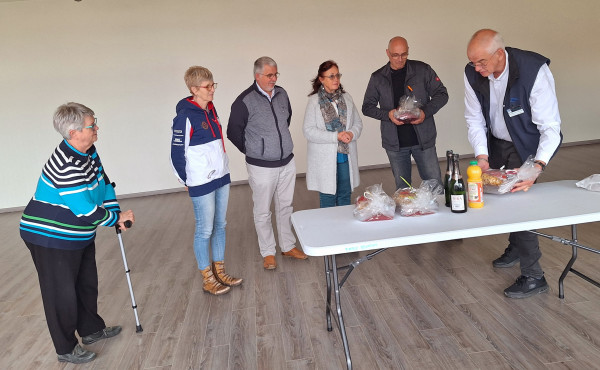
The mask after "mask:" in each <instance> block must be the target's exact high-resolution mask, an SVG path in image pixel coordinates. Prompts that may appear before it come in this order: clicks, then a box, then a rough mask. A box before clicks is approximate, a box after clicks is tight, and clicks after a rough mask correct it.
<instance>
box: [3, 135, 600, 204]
mask: <svg viewBox="0 0 600 370" xmlns="http://www.w3.org/2000/svg"><path fill="white" fill-rule="evenodd" d="M590 144H600V139H595V140H583V141H574V142H570V143H563V144H562V145H561V147H569V146H580V145H590ZM460 157H461V158H474V157H475V155H474V154H473V153H467V154H461V156H460ZM438 160H439V161H440V162H442V161H445V160H446V157H439V158H438ZM389 167H390V164H389V163H383V164H372V165H368V166H361V167H359V170H361V171H362V170H374V169H379V168H389ZM296 177H297V178H298V177H300V178H301V177H306V173H304V172H302V173H298V174H296ZM246 184H248V180H238V181H232V182H231V185H232V186H236V185H246ZM182 191H185V188H184V187H179V188H171V189H162V190H152V191H144V192H139V193H129V194H121V195H119V199H128V198H139V197H148V196H152V195H161V194H170V193H178V192H182ZM24 209H25V206H23V207H11V208H1V209H0V213H10V212H22V211H23V210H24Z"/></svg>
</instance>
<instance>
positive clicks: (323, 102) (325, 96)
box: [319, 86, 349, 154]
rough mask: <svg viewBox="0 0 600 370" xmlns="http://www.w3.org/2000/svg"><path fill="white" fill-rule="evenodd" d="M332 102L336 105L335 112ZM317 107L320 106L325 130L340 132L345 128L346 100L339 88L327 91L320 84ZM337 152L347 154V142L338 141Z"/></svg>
mask: <svg viewBox="0 0 600 370" xmlns="http://www.w3.org/2000/svg"><path fill="white" fill-rule="evenodd" d="M333 104H336V105H337V112H336V110H335V108H334V107H333ZM319 107H320V108H321V114H322V115H323V120H324V121H325V128H327V131H334V132H342V131H345V130H346V117H347V115H346V102H345V101H344V97H343V96H342V92H341V89H337V90H336V91H334V92H332V93H328V92H327V91H325V88H324V87H323V86H321V88H320V89H319ZM338 153H344V154H348V153H349V149H348V144H346V143H342V142H341V141H338Z"/></svg>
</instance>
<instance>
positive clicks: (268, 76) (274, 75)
mask: <svg viewBox="0 0 600 370" xmlns="http://www.w3.org/2000/svg"><path fill="white" fill-rule="evenodd" d="M261 75H263V74H262V73H261ZM279 75H280V73H279V72H277V73H269V74H268V75H263V76H265V77H266V78H268V79H269V80H270V79H272V78H273V77H275V78H278V77H279Z"/></svg>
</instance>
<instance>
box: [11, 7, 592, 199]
mask: <svg viewBox="0 0 600 370" xmlns="http://www.w3.org/2000/svg"><path fill="white" fill-rule="evenodd" d="M599 4H600V2H598V1H597V0H580V1H576V2H570V3H568V5H567V3H565V2H564V1H559V0H546V1H542V0H537V1H515V0H507V1H504V2H500V3H499V2H497V1H493V2H492V1H487V0H483V1H479V2H473V1H463V0H457V1H445V0H431V1H428V2H420V1H410V2H409V1H398V0H389V1H357V0H346V1H342V0H332V1H327V2H324V1H315V0H305V1H289V0H283V1H242V0H215V1H199V0H197V1H193V0H168V1H167V0H125V1H124V0H102V1H99V0H96V1H94V0H83V1H81V2H75V1H69V0H24V1H14V2H11V1H6V0H2V1H0V125H1V128H2V135H1V139H0V168H1V170H2V175H1V176H2V179H1V183H0V209H5V208H12V207H20V206H23V205H25V204H26V203H27V202H28V200H29V198H30V197H31V195H32V194H33V192H34V189H35V184H36V182H37V179H38V177H39V175H40V170H41V167H42V165H43V164H44V163H45V161H46V160H47V158H48V156H49V155H50V153H51V151H52V150H53V149H54V147H55V146H56V145H57V144H58V143H59V141H60V136H59V135H58V134H57V133H56V132H54V130H53V128H52V114H53V112H54V110H55V109H56V107H58V106H59V105H60V104H62V103H65V102H67V101H76V102H80V103H83V104H85V105H88V106H89V107H90V108H92V109H93V110H95V112H96V115H97V117H98V122H99V125H100V131H99V141H98V142H97V147H98V149H99V152H100V155H101V157H102V160H103V162H104V165H105V168H106V169H107V172H108V174H109V176H110V178H111V180H113V181H115V182H117V183H118V185H119V186H118V188H117V193H118V194H130V193H139V192H147V191H156V190H164V189H172V188H177V187H178V186H179V184H178V183H177V182H176V181H175V179H174V176H173V175H172V173H171V169H170V165H169V161H168V158H169V142H170V126H171V122H172V119H173V116H174V113H175V112H174V110H175V104H176V102H177V101H178V100H179V99H180V98H182V97H184V96H186V94H187V90H186V88H185V84H184V82H183V73H184V72H185V70H186V68H187V67H189V66H190V65H202V66H205V67H208V68H209V69H211V71H212V72H213V74H214V76H215V81H216V82H218V83H219V89H218V90H217V92H216V95H215V105H216V107H217V110H218V112H219V116H220V117H221V121H222V122H223V124H224V126H226V123H227V120H228V118H229V108H230V105H231V103H232V102H233V100H234V99H235V97H236V96H237V95H238V94H239V93H240V92H241V91H242V90H243V89H245V88H246V87H248V86H249V85H250V83H251V82H252V63H253V62H254V60H255V59H256V58H257V57H259V56H262V55H268V56H271V57H273V58H274V59H275V60H276V61H277V62H278V64H279V71H280V72H281V77H280V79H279V81H278V83H279V84H280V85H282V86H283V87H285V88H286V90H287V91H288V93H289V95H290V99H291V102H292V108H293V111H294V115H293V118H292V125H291V130H292V134H293V137H294V140H295V144H296V149H295V153H296V156H297V157H296V158H297V165H298V172H305V170H306V144H305V139H304V137H303V136H302V120H303V115H304V107H305V104H306V94H307V93H308V92H309V88H310V86H309V83H310V82H309V80H310V79H311V78H313V77H314V75H315V73H316V70H317V67H318V65H319V64H320V63H321V62H323V61H324V60H327V59H330V58H331V59H334V60H335V61H337V62H338V64H339V65H340V71H341V72H342V73H343V74H344V77H343V79H342V83H343V84H344V87H345V88H346V90H347V91H348V92H349V93H350V94H351V95H352V96H353V97H354V100H355V102H356V103H357V105H359V106H360V105H361V104H362V98H363V94H364V90H365V87H366V85H367V82H368V79H369V76H370V74H371V72H373V71H374V70H375V69H377V68H379V67H380V66H381V65H383V64H384V63H385V62H386V61H387V59H386V55H385V48H386V46H387V41H388V40H389V38H390V37H392V36H395V35H402V36H405V37H406V38H407V39H408V40H409V44H410V58H412V59H419V60H424V61H426V62H428V63H429V64H431V65H432V66H433V68H434V69H435V70H436V71H437V73H438V75H439V76H440V78H441V79H442V81H443V82H444V83H445V85H446V86H447V88H448V91H449V94H450V101H449V103H448V105H447V106H445V107H444V108H442V110H441V111H440V112H439V113H438V114H437V116H436V122H437V126H438V132H439V136H438V144H437V147H438V155H443V152H444V151H445V149H448V148H453V149H455V150H456V151H457V152H459V153H472V149H471V148H470V146H469V144H468V142H467V140H466V129H465V124H464V119H463V102H462V93H463V85H462V84H463V82H462V71H463V67H464V64H465V62H466V61H467V58H466V55H465V49H466V44H467V42H468V39H469V37H470V36H471V34H472V33H473V32H474V31H476V30H477V29H479V28H483V27H490V28H494V29H497V30H499V31H500V32H501V33H502V34H503V35H504V37H505V40H506V42H507V44H508V45H511V46H515V47H519V48H523V49H529V50H534V51H537V52H539V53H542V54H544V55H546V56H547V57H549V58H550V59H551V60H552V64H551V70H552V71H553V73H554V76H555V79H556V87H557V93H558V98H559V105H560V110H561V116H562V119H563V133H564V136H565V142H575V141H582V140H593V139H599V138H600V125H598V124H596V123H597V121H596V120H597V117H598V116H600V104H598V97H599V93H598V86H600V75H599V74H598V71H597V66H598V63H599V60H600V42H599V41H598V36H597V32H598V31H597V28H598V27H597V26H598V18H597V17H598V14H600V5H599ZM494 6H497V7H499V9H497V10H496V9H494ZM364 123H365V129H364V131H363V135H362V137H361V138H360V141H359V158H360V165H362V166H364V165H372V164H382V163H386V162H387V158H386V156H385V154H384V151H383V149H382V148H381V141H380V134H379V124H378V123H377V122H376V121H374V120H372V119H370V118H364ZM227 144H229V145H227ZM226 145H227V149H228V153H229V155H230V160H231V174H232V178H233V180H243V179H246V177H247V175H246V169H245V165H244V158H243V156H242V155H241V154H240V153H238V152H237V150H236V149H235V147H234V146H233V145H231V143H228V142H227V141H226Z"/></svg>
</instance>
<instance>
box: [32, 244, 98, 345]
mask: <svg viewBox="0 0 600 370" xmlns="http://www.w3.org/2000/svg"><path fill="white" fill-rule="evenodd" d="M25 244H26V245H27V248H29V251H30V252H31V258H33V263H34V264H35V268H36V270H37V273H38V279H39V282H40V290H41V291H42V302H43V304H44V313H45V314H46V322H47V324H48V329H49V330H50V336H51V337H52V342H53V343H54V348H55V349H56V353H57V354H59V355H62V354H66V353H70V352H71V351H72V350H73V348H74V347H75V345H76V344H77V343H78V340H77V337H75V330H77V333H79V336H82V337H83V336H86V335H89V334H92V333H95V332H97V331H100V330H102V329H104V328H105V327H106V325H105V323H104V320H103V319H102V318H101V317H100V316H99V315H98V270H97V268H96V246H95V244H94V242H92V243H91V244H90V245H88V246H87V247H85V248H83V249H78V250H63V249H54V248H45V247H42V246H39V245H35V244H31V243H28V242H25Z"/></svg>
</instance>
